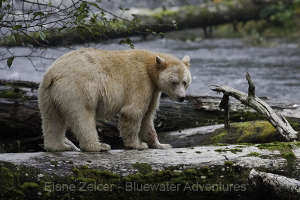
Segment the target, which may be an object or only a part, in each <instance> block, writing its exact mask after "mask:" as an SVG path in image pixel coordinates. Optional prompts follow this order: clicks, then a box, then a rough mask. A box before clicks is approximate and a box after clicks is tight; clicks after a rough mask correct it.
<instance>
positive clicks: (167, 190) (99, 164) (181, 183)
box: [0, 143, 300, 200]
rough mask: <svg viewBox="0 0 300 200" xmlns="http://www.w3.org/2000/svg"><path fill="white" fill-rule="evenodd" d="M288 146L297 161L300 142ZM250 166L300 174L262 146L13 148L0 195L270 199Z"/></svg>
mask: <svg viewBox="0 0 300 200" xmlns="http://www.w3.org/2000/svg"><path fill="white" fill-rule="evenodd" d="M284 144H285V143H284ZM284 144H277V145H278V146H279V145H284ZM269 145H270V146H272V144H269ZM273 145H274V144H273ZM289 145H291V146H292V145H294V146H297V145H299V144H298V143H290V144H289ZM284 146H286V147H288V145H284ZM265 147H266V148H267V147H268V146H267V145H266V146H265ZM279 149H281V147H280V148H279ZM289 151H290V152H291V153H293V154H294V158H293V162H294V163H296V162H297V161H298V160H299V159H300V155H299V147H296V148H294V149H293V148H291V149H289ZM297 152H298V153H297ZM251 169H256V170H258V169H259V170H260V171H268V172H269V173H274V174H276V173H280V174H281V175H285V176H286V177H288V178H295V177H297V176H298V175H299V173H300V171H299V168H297V167H295V166H294V165H293V164H291V160H289V159H287V157H285V156H284V154H281V153H280V152H279V151H275V149H273V150H270V149H269V150H268V149H264V148H262V147H261V146H259V145H256V146H248V145H231V146H202V147H195V148H174V149H167V150H156V149H155V150H153V149H149V150H144V151H138V150H111V151H109V152H101V153H81V152H62V153H49V152H37V153H17V154H14V153H10V154H0V190H1V194H0V197H1V198H3V199H37V200H39V199H57V200H60V199H66V197H68V199H73V198H74V199H78V198H79V197H80V199H82V200H85V199H97V198H99V196H101V198H106V199H111V197H114V199H120V198H121V199H123V198H124V197H125V198H126V199H160V198H162V197H163V199H174V198H175V199H181V198H184V199H214V200H224V199H228V200H229V199H243V200H253V199H264V198H265V199H268V197H269V193H267V192H261V190H256V189H259V188H255V187H254V186H253V185H250V184H249V182H248V177H249V173H250V171H251ZM253 188H254V189H253ZM273 196H274V198H272V199H276V200H277V199H282V200H283V199H290V200H294V199H295V200H296V199H297V198H293V196H289V194H288V193H286V194H285V195H280V196H279V195H278V196H276V195H273Z"/></svg>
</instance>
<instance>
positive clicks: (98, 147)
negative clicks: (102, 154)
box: [81, 142, 111, 152]
mask: <svg viewBox="0 0 300 200" xmlns="http://www.w3.org/2000/svg"><path fill="white" fill-rule="evenodd" d="M81 149H82V150H83V151H89V152H98V151H108V150H110V149H111V147H110V145H108V144H105V143H100V142H99V143H95V144H89V145H87V146H84V147H81Z"/></svg>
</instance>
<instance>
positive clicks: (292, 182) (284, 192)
mask: <svg viewBox="0 0 300 200" xmlns="http://www.w3.org/2000/svg"><path fill="white" fill-rule="evenodd" d="M249 181H250V184H251V185H252V186H253V187H254V188H256V189H258V188H259V189H260V190H265V192H268V193H269V194H270V197H269V199H274V197H276V196H277V197H281V198H283V199H284V197H285V198H286V197H288V198H287V199H300V181H299V180H296V179H292V178H287V177H285V176H280V175H277V174H272V173H266V172H260V171H256V170H255V169H252V170H251V171H250V174H249ZM272 197H273V198H272Z"/></svg>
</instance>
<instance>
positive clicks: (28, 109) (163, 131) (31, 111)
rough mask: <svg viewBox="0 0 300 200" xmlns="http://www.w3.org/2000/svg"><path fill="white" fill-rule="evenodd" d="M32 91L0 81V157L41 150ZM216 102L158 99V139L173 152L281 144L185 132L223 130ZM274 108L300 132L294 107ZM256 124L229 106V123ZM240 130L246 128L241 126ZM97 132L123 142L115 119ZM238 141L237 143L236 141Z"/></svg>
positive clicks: (236, 134)
mask: <svg viewBox="0 0 300 200" xmlns="http://www.w3.org/2000/svg"><path fill="white" fill-rule="evenodd" d="M37 88H38V84H37V83H32V82H24V81H4V80H0V132H1V134H0V144H1V145H0V151H1V152H23V151H41V150H42V146H41V144H42V137H41V136H42V132H41V119H40V113H39V110H38V106H37ZM220 100H221V98H219V97H195V96H190V97H188V98H187V100H186V101H185V102H183V103H176V102H173V101H170V100H168V99H167V98H163V99H162V100H161V104H160V109H159V110H158V112H157V117H156V120H155V126H156V129H157V131H158V134H159V137H161V138H162V139H163V140H164V142H167V143H171V144H172V145H173V146H174V147H184V146H191V144H193V145H192V146H195V145H197V142H198V145H200V144H213V143H236V142H270V141H275V140H280V138H277V137H275V138H274V137H273V136H274V135H273V133H274V131H273V132H272V131H271V132H270V131H269V132H270V134H269V135H267V136H266V134H262V135H261V137H260V136H258V135H259V133H257V131H253V135H251V136H249V137H248V136H247V134H248V135H249V131H248V132H247V131H244V132H242V131H240V130H241V128H237V129H236V130H237V131H232V132H231V134H225V132H224V129H218V130H216V131H215V132H214V133H212V134H208V133H210V132H211V131H209V130H208V129H211V128H210V127H206V128H205V127H204V128H202V129H203V130H205V134H203V133H202V134H201V131H200V132H199V131H198V132H197V131H195V130H184V129H190V128H195V127H200V126H210V125H216V124H223V122H224V119H223V117H224V115H223V111H221V110H220V109H219V107H218V106H219V103H220ZM273 108H274V109H276V110H278V111H279V110H280V111H281V112H282V113H283V114H284V115H286V116H287V117H288V119H289V120H291V121H292V122H293V124H292V125H293V126H294V127H295V128H296V129H297V130H299V129H300V126H299V123H300V116H299V115H300V114H299V113H300V108H297V107H294V106H293V105H278V104H274V105H273ZM289 116H290V117H289ZM259 119H263V116H261V115H259V114H257V113H256V112H254V111H253V110H251V109H249V108H246V107H245V106H242V105H240V104H237V103H233V104H232V106H231V119H230V120H231V121H232V122H244V121H252V120H259ZM248 125H249V124H248ZM234 126H235V125H233V128H234ZM221 127H222V125H221V126H219V128H221ZM240 127H245V126H242V125H241V126H240ZM249 127H253V130H261V132H262V133H263V132H264V130H267V127H269V125H268V124H266V125H265V129H261V128H260V127H261V125H260V124H254V125H253V126H249ZM97 130H98V132H99V135H100V137H101V138H103V139H104V141H105V142H107V143H109V144H111V145H112V147H113V148H120V147H122V139H121V138H120V137H119V131H118V129H117V117H115V118H114V119H113V120H112V121H102V120H97ZM232 130H234V129H232ZM247 130H248V129H247ZM170 131H173V132H170ZM168 132H169V133H168ZM178 132H181V134H185V133H187V134H185V136H186V137H178V138H176V139H175V138H174V137H173V136H174V134H175V135H176V134H178ZM202 132H203V131H202ZM267 132H268V131H267ZM269 132H268V133H269ZM191 135H193V136H191ZM245 135H246V136H245ZM255 135H256V136H255ZM68 136H70V137H71V139H72V135H71V134H68ZM223 136H224V137H223ZM253 136H255V137H254V138H255V139H253V138H252V139H251V137H253ZM241 137H242V139H240V138H241ZM266 138H267V139H266Z"/></svg>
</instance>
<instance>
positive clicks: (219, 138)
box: [212, 131, 227, 143]
mask: <svg viewBox="0 0 300 200" xmlns="http://www.w3.org/2000/svg"><path fill="white" fill-rule="evenodd" d="M226 134H227V131H222V132H221V133H219V134H217V135H216V136H214V137H212V141H213V143H219V142H221V141H223V139H224V136H225V135H226Z"/></svg>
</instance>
